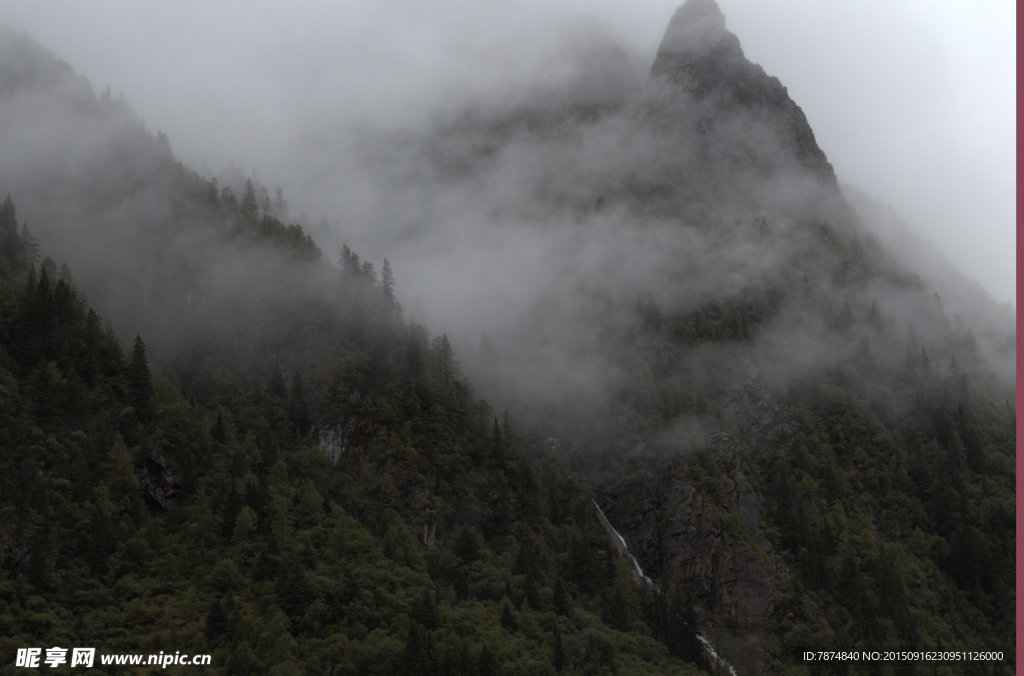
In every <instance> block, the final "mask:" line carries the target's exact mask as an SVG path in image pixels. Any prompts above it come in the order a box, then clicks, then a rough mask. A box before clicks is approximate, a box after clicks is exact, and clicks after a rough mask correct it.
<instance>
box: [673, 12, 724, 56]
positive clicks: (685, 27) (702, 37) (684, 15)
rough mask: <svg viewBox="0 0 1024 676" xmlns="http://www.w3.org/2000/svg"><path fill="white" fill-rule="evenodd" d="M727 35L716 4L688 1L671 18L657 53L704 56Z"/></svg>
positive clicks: (722, 18) (722, 17)
mask: <svg viewBox="0 0 1024 676" xmlns="http://www.w3.org/2000/svg"><path fill="white" fill-rule="evenodd" d="M730 35H732V34H731V33H729V31H728V30H726V28H725V15H724V14H722V10H721V9H719V7H718V3H716V2H715V0H687V2H686V4H684V5H682V6H680V7H679V9H677V10H676V13H675V14H674V15H673V16H672V20H671V21H670V22H669V24H668V29H667V30H666V31H665V37H664V38H663V39H662V41H661V47H660V48H659V49H658V53H659V55H660V54H661V53H662V52H674V53H688V52H689V53H696V52H705V51H707V50H708V49H709V48H713V47H714V46H716V45H717V44H718V43H720V42H721V41H722V40H723V39H728V37H729V36H730Z"/></svg>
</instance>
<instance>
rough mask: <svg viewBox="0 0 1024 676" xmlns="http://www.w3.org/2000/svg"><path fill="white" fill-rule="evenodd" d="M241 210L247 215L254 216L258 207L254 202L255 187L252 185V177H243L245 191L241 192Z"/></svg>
mask: <svg viewBox="0 0 1024 676" xmlns="http://www.w3.org/2000/svg"><path fill="white" fill-rule="evenodd" d="M241 207H242V211H244V212H245V213H246V214H248V215H249V216H255V215H256V212H257V210H258V208H259V205H258V204H257V203H256V189H255V188H254V187H253V185H252V179H251V178H247V179H245V192H244V193H243V194H242V204H241Z"/></svg>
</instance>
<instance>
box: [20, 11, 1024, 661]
mask: <svg viewBox="0 0 1024 676" xmlns="http://www.w3.org/2000/svg"><path fill="white" fill-rule="evenodd" d="M586 39H587V40H592V42H591V43H589V44H588V45H587V46H586V47H585V48H573V49H570V50H568V52H567V53H569V54H571V55H574V56H573V57H572V58H574V59H578V61H579V63H578V64H577V65H575V66H574V67H571V68H566V69H565V72H566V75H565V77H566V78H567V79H566V80H565V81H564V82H562V83H558V82H555V83H552V80H551V79H550V78H548V79H544V80H543V82H541V84H539V85H538V86H537V87H536V89H531V88H530V87H529V85H527V86H526V89H524V90H521V91H514V92H507V93H506V96H505V97H503V98H502V99H501V100H500V101H494V100H484V101H470V102H468V103H467V104H466V105H465V106H462V107H460V106H458V105H452V106H451V109H450V110H449V112H448V113H446V114H445V115H442V116H440V117H438V118H435V119H432V120H430V121H429V122H428V123H427V124H424V125H423V126H422V127H420V128H416V129H413V130H409V131H408V132H407V133H404V134H403V135H401V137H399V138H397V139H396V138H395V137H393V136H389V135H384V134H381V135H374V134H367V135H365V137H363V138H361V140H360V142H359V144H355V145H353V147H351V148H347V149H346V151H347V152H350V153H352V155H353V156H354V159H352V163H353V164H354V165H356V166H359V167H360V168H361V170H362V172H363V173H362V174H361V175H360V176H359V181H360V184H361V185H373V186H376V188H375V189H376V190H378V191H380V193H381V194H382V195H385V196H386V198H387V199H381V200H379V201H378V202H377V203H376V204H375V208H374V210H373V213H369V212H366V213H363V214H361V215H364V216H366V217H367V218H368V219H369V220H370V225H371V226H374V227H377V226H379V227H377V229H378V230H379V231H380V232H381V233H383V234H382V235H381V240H380V241H379V242H378V244H379V245H380V246H379V247H376V248H377V249H379V250H384V251H387V252H388V256H389V259H388V260H390V261H395V262H396V265H395V266H394V268H392V265H391V263H390V262H388V260H385V261H382V262H381V263H380V266H379V271H378V267H377V266H376V265H374V264H373V263H371V262H369V261H366V260H364V259H363V258H362V257H361V256H360V255H358V254H357V253H355V252H354V251H353V250H352V249H351V248H349V247H348V246H347V245H343V244H342V242H344V240H345V237H346V236H347V234H349V233H347V231H346V230H345V229H344V228H340V232H331V231H328V229H327V228H325V227H314V228H313V229H309V228H307V227H305V226H304V225H302V224H299V223H290V222H289V221H288V216H289V213H290V212H292V211H295V210H296V208H295V207H296V206H298V205H288V204H287V200H285V199H284V196H283V194H281V193H280V192H279V191H274V194H273V197H272V192H271V190H269V189H267V188H266V187H265V186H263V185H261V184H260V182H259V181H257V180H255V177H254V176H249V177H247V176H246V175H245V174H244V173H241V172H235V173H231V172H227V173H225V174H224V175H222V176H219V177H217V178H216V179H214V178H208V177H203V176H201V175H200V174H199V173H197V172H195V171H193V170H191V169H189V168H188V167H186V166H184V165H182V164H181V163H180V162H178V161H177V160H175V158H174V157H173V154H172V153H171V151H170V142H169V140H168V139H166V138H165V137H163V136H162V135H161V134H153V133H151V132H149V131H148V130H146V128H145V125H144V124H143V123H142V122H141V121H140V120H138V119H137V117H135V116H134V115H133V114H132V113H131V111H130V109H129V108H128V106H127V104H125V103H123V102H117V101H114V100H113V99H112V98H111V97H109V96H108V95H104V94H101V95H100V96H96V95H95V94H93V93H92V91H91V88H90V87H88V85H87V84H85V83H83V82H82V81H81V80H80V79H78V78H77V77H76V76H75V75H74V73H73V71H71V69H70V67H68V66H66V65H65V64H62V63H60V62H59V60H57V59H56V58H54V57H53V56H52V55H50V54H47V53H46V52H45V50H43V49H41V48H40V47H39V46H38V45H36V44H34V43H33V42H32V41H31V40H30V39H28V38H27V37H25V36H23V35H20V34H18V33H15V32H13V31H8V32H4V33H3V34H2V35H0V43H2V45H3V46H2V49H3V51H4V54H5V55H6V57H7V58H5V59H3V60H0V64H3V65H2V66H0V98H2V100H3V103H4V106H5V109H6V110H10V111H13V112H12V114H11V115H8V116H5V117H4V118H3V119H2V120H0V139H2V140H3V142H4V144H5V147H8V148H13V149H14V152H12V153H8V154H6V155H4V156H3V157H0V189H3V187H4V186H9V188H7V189H9V190H10V194H11V199H9V200H8V201H7V203H6V204H5V205H4V208H3V212H2V214H0V215H2V216H3V222H2V224H3V227H4V230H3V237H4V239H3V242H4V246H5V249H4V252H3V253H4V265H3V266H0V271H2V273H3V275H2V278H0V281H2V286H0V291H2V294H0V297H2V298H3V299H4V301H3V303H2V304H0V337H2V340H3V344H2V347H3V350H4V352H3V354H2V355H0V357H2V359H0V366H2V368H3V372H2V373H0V376H2V378H3V381H2V383H0V384H2V385H3V396H4V397H5V401H6V404H5V411H6V412H5V413H4V417H3V418H2V419H0V430H4V434H5V435H6V436H5V437H4V444H5V447H6V448H9V449H10V450H9V452H7V453H6V455H5V456H4V462H5V468H4V472H3V473H2V475H3V476H5V477H7V479H6V480H5V481H6V483H5V484H4V489H3V492H2V493H0V500H3V502H2V504H0V510H2V511H0V514H3V515H5V516H4V517H3V521H0V543H2V549H0V553H2V559H0V569H2V571H3V575H4V577H3V578H2V579H0V601H2V602H3V604H5V605H4V606H2V607H0V626H3V627H4V632H3V633H4V635H5V636H8V637H11V638H9V639H7V640H6V642H5V643H3V645H4V650H5V651H7V652H11V653H12V654H13V652H14V650H15V648H18V647H24V646H25V645H37V644H41V643H42V642H45V641H51V640H53V641H58V640H61V641H66V642H71V641H73V640H75V636H76V635H78V634H77V633H76V632H78V633H81V632H83V631H88V633H89V634H90V635H91V636H96V637H97V638H96V642H97V644H98V645H102V646H103V649H107V650H109V651H110V652H114V651H115V650H117V651H122V652H128V651H135V650H146V651H152V652H157V651H159V650H168V649H169V645H170V644H172V643H173V644H175V645H177V643H182V645H185V644H187V646H188V647H187V649H189V650H192V651H194V652H202V651H206V652H209V653H211V654H212V655H213V660H214V663H213V667H214V670H216V671H226V672H235V671H267V672H269V671H275V672H288V671H292V672H295V673H310V672H316V673H326V672H330V671H331V670H334V671H337V672H342V673H369V672H374V671H376V672H378V673H397V672H401V673H473V672H474V671H476V672H477V673H520V672H522V673H550V672H551V671H556V672H557V671H570V672H572V671H576V672H586V673H602V672H603V671H606V670H607V671H613V672H616V671H617V672H622V673H688V672H692V671H695V670H698V669H701V668H704V669H709V668H720V669H721V668H726V663H727V664H728V665H731V667H732V668H734V669H735V670H736V671H737V672H738V673H783V672H791V671H795V670H800V669H808V665H807V663H806V660H805V659H804V657H803V655H804V652H805V651H808V650H836V649H848V650H883V649H886V650H891V649H898V650H940V649H941V650H961V649H967V648H970V649H978V650H995V651H1001V652H1002V654H1003V658H1001V659H1000V660H998V661H995V662H987V663H983V662H978V663H973V664H970V665H968V666H969V667H971V668H975V669H976V670H977V671H978V673H988V672H992V673H1004V672H1006V671H1008V670H1009V671H1012V669H1013V665H1014V663H1015V653H1014V650H1013V643H1012V640H1013V639H1012V631H1011V629H1010V628H1011V627H1012V626H1013V621H1012V618H1013V616H1012V613H1013V601H1012V597H1013V589H1014V587H1013V570H1014V559H1013V548H1014V537H1015V536H1014V471H1013V467H1014V456H1015V440H1014V426H1015V419H1014V399H1015V384H1014V381H1013V372H1012V370H1011V369H1009V368H1008V367H1007V364H1012V363H1013V356H1014V350H1015V336H1014V335H1013V333H1012V325H1011V326H1007V325H1006V323H1005V322H1004V317H1003V316H1002V315H1001V314H1000V310H999V308H997V307H996V306H995V305H994V304H993V303H991V301H990V300H988V299H987V298H984V297H983V296H981V297H979V295H978V294H977V291H976V290H974V289H970V288H968V287H967V286H966V285H965V284H963V283H962V282H961V281H958V280H957V279H956V278H955V277H954V276H951V275H948V274H947V273H946V272H944V271H943V269H942V268H941V267H935V268H933V269H934V270H937V271H939V274H941V275H942V276H943V278H942V279H940V280H934V281H933V279H931V278H930V277H929V274H934V273H932V272H931V270H925V269H922V268H920V267H915V266H916V265H918V264H919V263H918V261H912V260H909V259H907V258H906V257H904V256H903V255H902V254H900V253H897V252H896V251H895V250H893V249H892V248H890V240H889V239H887V237H886V233H888V232H892V230H893V228H892V226H891V225H889V226H886V225H881V226H880V224H883V223H884V220H885V219H884V218H882V217H881V216H880V215H879V214H880V210H878V209H871V208H868V207H865V204H866V202H865V201H864V200H852V199H848V198H847V194H848V193H849V191H844V190H842V189H841V188H840V186H839V183H838V181H837V178H836V173H835V171H834V170H833V168H832V166H831V165H830V163H829V161H828V159H827V157H826V156H825V154H824V152H823V151H822V150H821V149H820V148H819V147H818V144H817V142H816V141H815V138H814V134H813V131H812V130H811V127H810V124H809V122H808V120H807V119H806V116H805V115H804V114H803V112H802V111H801V110H800V108H799V107H798V105H797V104H796V103H795V102H794V101H793V100H792V99H791V98H790V97H789V95H788V94H787V92H786V90H785V88H784V87H783V86H782V84H781V83H780V82H779V81H778V80H777V79H775V78H772V77H770V76H769V75H767V74H766V73H765V72H764V71H763V69H761V68H760V67H759V66H756V65H755V64H752V63H750V62H749V61H748V60H747V59H746V57H745V56H744V54H743V51H742V49H741V47H740V44H739V40H738V38H737V37H736V36H735V35H733V34H732V33H730V32H729V31H728V30H727V28H726V24H725V18H724V17H723V15H722V13H721V11H720V10H719V8H718V7H717V6H716V5H715V3H714V2H713V1H711V0H689V1H688V2H687V3H686V4H685V5H684V6H682V7H681V8H680V9H679V10H678V11H677V12H676V14H675V15H674V16H673V18H672V20H671V22H670V23H669V26H668V29H667V31H666V34H665V37H664V39H663V41H662V43H661V47H660V49H659V51H658V54H657V56H656V58H655V60H654V63H653V66H652V67H651V69H650V73H649V74H648V75H647V76H645V77H643V78H640V79H634V71H633V69H632V68H631V67H630V66H629V64H628V58H627V57H626V56H625V54H624V53H623V52H622V51H620V50H617V49H616V48H615V46H614V45H611V44H609V43H608V42H607V41H606V40H604V39H603V38H599V37H594V36H589V37H587V38H586ZM555 94H557V95H555ZM26 139H30V140H26ZM15 204H17V209H15V206H14V205H15ZM25 221H28V222H29V225H30V227H29V228H23V227H22V226H23V224H24V222H25ZM879 227H881V228H882V229H881V231H879ZM314 236H315V237H316V238H317V241H316V242H314V240H313V237H314ZM329 244H333V245H335V246H334V247H333V248H334V249H340V250H341V255H340V257H339V259H338V261H337V264H335V263H333V262H331V261H329V260H327V258H328V257H327V256H325V255H324V254H323V251H325V250H330V249H331V247H330V246H329ZM391 252H394V255H393V256H392V253H391ZM46 256H51V257H53V258H56V259H57V260H59V261H61V262H67V264H68V267H67V268H59V267H58V266H57V265H56V264H55V263H54V262H53V261H52V260H47V259H46V258H45V257H46ZM923 258H924V257H922V259H923ZM398 261H402V262H401V263H398ZM72 275H73V278H72ZM44 279H45V282H44V281H43V280H44ZM404 279H412V280H413V281H412V282H410V283H405V282H403V280H404ZM438 279H441V280H445V281H446V282H447V283H434V280H438ZM54 280H57V281H54ZM424 280H426V282H427V283H424ZM403 284H405V285H403ZM58 289H59V291H58ZM78 289H82V291H79V290H78ZM439 289H443V290H446V291H447V292H448V295H445V296H443V297H442V301H443V302H441V303H435V304H432V305H431V304H428V305H426V307H429V308H431V309H432V310H437V312H430V313H427V312H425V311H424V310H423V306H417V305H416V303H415V301H414V300H412V299H413V298H414V296H415V295H416V294H426V293H431V292H433V293H439V291H438V290H439ZM86 296H87V297H88V303H90V304H92V305H94V306H95V307H96V311H90V310H89V308H88V305H87V301H86ZM407 299H409V300H407ZM407 305H408V306H415V309H416V313H415V314H416V316H417V317H418V318H419V321H420V322H423V324H420V323H418V322H417V321H412V320H411V319H406V316H407V314H411V311H410V310H408V309H407V308H406V307H404V306H407ZM967 309H969V310H970V312H967V311H966V310H967ZM99 315H103V316H107V317H109V318H110V319H111V324H110V326H109V328H103V324H102V321H101V320H100V319H99ZM424 325H427V326H439V327H444V326H454V327H465V328H459V329H458V331H459V333H456V331H455V330H452V331H447V332H442V331H437V332H436V335H434V336H431V335H430V333H428V331H427V329H426V328H425V326H424ZM136 335H137V336H138V337H137V338H136V339H135V340H133V338H135V337H136ZM119 336H120V340H119V338H118V337H119ZM122 341H124V342H127V341H131V342H132V345H133V349H132V350H131V354H130V355H126V354H125V353H124V351H123V350H122V349H121V347H120V344H121V342H122ZM456 355H457V358H456ZM463 374H465V376H464V375H463ZM147 382H150V383H151V385H150V386H147V385H146V383H147ZM470 382H472V383H473V385H472V386H471V385H470ZM150 388H151V389H150ZM476 392H480V393H482V394H483V395H484V396H486V398H487V401H485V400H483V399H481V398H479V396H478V395H477V394H476ZM488 401H489V402H491V403H488ZM499 411H504V413H498V412H499ZM595 505H596V508H595ZM85 534H88V535H85ZM621 551H626V552H627V553H628V554H630V556H631V557H634V558H630V557H627V556H624V555H621V556H620V555H617V554H616V552H621ZM83 590H84V591H83ZM156 607H161V608H164V609H165V610H164V611H163V612H160V613H157V612H155V611H154V608H156ZM75 618H81V619H75ZM76 622H77V624H76ZM172 639H173V640H172ZM702 642H703V643H702ZM704 643H709V644H710V645H711V646H712V650H714V651H716V652H715V654H717V655H720V656H722V658H723V659H724V660H725V661H726V662H725V663H719V662H717V658H714V657H711V655H712V653H711V652H710V651H709V650H707V649H705V648H704V647H703V645H704ZM58 644H59V643H58ZM48 645H50V644H48ZM901 666H903V667H905V668H906V669H907V670H908V671H914V670H915V669H916V664H912V663H903V664H901ZM956 666H958V667H959V666H961V665H956Z"/></svg>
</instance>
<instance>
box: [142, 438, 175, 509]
mask: <svg viewBox="0 0 1024 676" xmlns="http://www.w3.org/2000/svg"><path fill="white" fill-rule="evenodd" d="M141 483H142V492H143V495H144V496H145V498H146V504H148V505H149V506H150V509H152V510H153V511H155V512H159V513H164V514H166V513H167V512H168V511H170V509H171V508H172V507H173V506H174V504H175V499H176V497H177V494H178V491H179V490H180V489H181V474H180V472H179V471H178V470H177V469H176V468H175V467H174V464H173V463H172V462H171V461H170V460H168V459H167V458H165V457H164V456H163V454H161V453H160V452H159V451H154V452H153V453H152V454H151V455H150V457H148V458H146V463H145V470H144V472H143V474H142V482H141Z"/></svg>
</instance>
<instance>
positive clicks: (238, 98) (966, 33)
mask: <svg viewBox="0 0 1024 676" xmlns="http://www.w3.org/2000/svg"><path fill="white" fill-rule="evenodd" d="M675 5H676V2H675V0H657V1H654V0H651V1H648V2H644V3H630V4H629V5H628V6H627V5H623V4H622V3H613V2H582V1H580V0H561V1H560V2H557V3H542V2H539V1H536V0H529V1H520V2H516V3H500V4H497V5H492V4H487V5H481V4H479V3H472V2H468V1H466V0H434V1H432V2H428V3H411V2H388V3H373V2H348V3H341V4H338V3H329V2H304V3H298V4H290V5H288V6H287V7H286V6H284V5H281V4H280V3H270V2H255V3H254V2H245V3H242V2H225V3H217V4H216V5H204V6H203V7H202V8H201V9H198V8H196V7H194V6H191V5H188V4H181V3H170V2H158V3H135V2H128V1H118V2H115V1H112V0H99V1H97V2H91V3H79V2H73V1H71V0H68V1H66V2H55V3H47V4H46V5H45V6H44V5H40V4H39V3H34V2H28V1H27V0H3V1H2V2H0V18H2V20H4V21H6V22H7V23H9V24H11V25H13V26H14V27H16V28H23V29H25V30H27V31H29V32H30V33H31V34H32V35H34V36H36V37H37V38H38V39H39V40H41V41H42V42H43V43H44V44H46V45H47V46H48V47H50V48H51V49H53V50H54V51H55V52H56V53H57V54H58V55H60V56H61V57H63V58H64V59H66V60H68V61H69V62H70V63H71V64H72V65H73V66H74V67H75V68H76V69H77V70H78V71H79V72H81V73H83V74H84V75H85V76H86V77H87V78H88V79H89V80H90V81H91V82H92V83H93V84H94V85H95V86H96V87H97V88H103V87H105V86H107V85H109V86H110V87H111V88H112V90H113V91H114V92H115V94H116V93H117V92H123V93H124V95H125V96H126V97H127V99H128V101H129V103H130V104H131V105H132V106H133V107H134V108H135V109H136V110H137V111H138V112H139V113H140V115H141V116H142V118H143V119H144V120H145V121H146V122H147V124H149V125H150V126H151V128H153V129H160V130H163V131H165V132H166V133H167V134H168V135H169V137H170V139H171V143H172V147H173V149H174V151H175V153H176V155H178V156H179V157H180V158H181V159H183V160H185V161H186V162H189V163H190V164H192V165H194V166H196V167H197V168H199V169H205V170H207V171H208V172H210V173H215V172H217V171H219V170H220V169H222V168H223V167H224V166H226V165H227V164H228V163H230V162H238V163H241V164H242V166H243V167H245V168H246V169H247V170H249V171H253V172H257V173H258V175H259V176H261V177H262V178H263V179H264V182H266V183H268V184H271V185H275V184H279V185H281V186H282V187H283V188H284V189H285V191H286V193H287V194H288V195H290V196H291V198H292V202H293V204H296V205H298V206H299V207H300V208H301V210H303V211H306V212H307V213H308V214H309V215H310V216H311V217H313V218H319V217H321V216H323V217H327V218H328V219H331V220H335V219H338V220H341V219H346V218H358V217H359V216H360V215H361V214H362V213H363V211H364V210H373V209H374V208H375V207H376V206H377V205H376V204H373V203H361V204H355V205H351V204H350V203H349V201H350V199H351V198H350V196H348V195H346V199H347V202H346V204H340V205H339V204H336V203H334V202H335V200H333V199H332V197H333V196H334V195H336V193H337V189H336V185H337V183H338V182H346V181H351V180H352V178H351V177H347V176H344V175H339V172H338V169H339V162H342V165H343V164H344V162H343V160H340V159H339V157H340V156H344V155H346V154H347V153H348V152H349V150H350V147H351V145H352V144H353V143H356V142H357V141H358V139H359V138H360V137H361V136H362V135H363V134H365V133H367V132H371V133H372V132H384V133H394V132H395V130H396V129H403V128H408V127H409V126H416V125H419V124H422V122H423V120H424V119H427V118H429V117H430V116H431V115H436V114H438V113H439V112H443V111H445V110H450V109H451V108H452V107H453V106H457V105H458V103H459V102H461V101H464V100H465V99H466V98H467V97H469V98H477V99H479V98H481V97H482V98H488V97H494V96H498V97H501V96H503V95H508V94H510V93H511V94H513V95H514V93H515V92H516V91H517V90H518V89H520V88H521V86H522V84H523V83H524V82H526V81H530V82H534V83H536V82H538V81H543V80H544V79H546V78H547V79H549V81H551V82H558V81H559V80H560V79H561V77H562V76H564V73H563V72H561V71H563V70H564V68H565V64H566V63H567V62H569V61H571V58H566V47H565V46H564V45H565V44H566V43H567V42H568V43H569V44H572V42H573V39H572V36H573V35H575V36H577V37H578V36H579V35H581V34H588V33H589V34H593V33H600V32H603V33H604V34H606V35H607V37H608V38H609V39H610V40H612V41H614V42H616V43H619V44H621V45H623V48H624V49H625V51H626V52H627V53H628V55H629V57H630V58H631V61H632V65H633V66H634V67H635V68H637V69H638V70H639V71H641V72H643V70H644V69H646V68H648V67H649V65H650V62H651V61H652V60H653V56H654V50H655V49H656V47H657V45H658V42H659V40H660V38H661V34H662V33H663V31H664V28H665V25H666V23H667V21H668V19H669V17H670V16H671V15H672V12H673V10H674V9H675ZM721 7H722V10H723V12H724V13H725V15H726V19H727V22H728V25H729V27H730V29H731V30H732V31H733V32H735V33H736V34H737V35H738V36H739V38H740V40H741V42H742V44H743V46H744V49H745V51H746V53H747V55H748V57H749V58H750V59H751V60H752V61H754V62H756V63H760V64H761V65H763V66H764V67H765V69H766V70H767V71H768V72H769V73H770V74H773V75H776V76H778V77H779V78H780V79H781V80H782V82H783V84H785V85H786V86H787V87H788V88H789V91H790V93H791V95H792V96H793V98H794V99H795V100H796V101H797V103H798V104H799V105H801V107H803V109H804V111H805V112H806V114H807V116H808V118H809V120H810V123H811V126H812V127H813V129H814V131H815V134H816V136H817V138H818V141H819V144H820V145H821V147H822V148H823V149H824V150H825V152H826V154H827V155H828V156H829V158H830V160H831V161H832V163H833V165H834V167H835V168H836V171H837V174H838V176H839V178H840V180H841V181H843V182H849V183H852V184H854V185H855V186H857V187H859V188H862V189H864V190H866V191H867V192H869V193H870V194H872V195H874V196H876V197H877V198H878V199H880V200H881V201H883V202H884V203H886V204H888V205H889V206H891V207H893V208H894V209H895V210H896V211H897V212H899V213H900V214H902V215H903V216H904V218H905V219H906V220H907V221H908V222H909V223H910V224H911V227H912V228H913V229H915V230H916V231H917V232H918V233H919V234H920V235H921V236H922V237H923V238H924V239H926V240H928V241H931V242H934V243H935V245H936V246H937V247H938V248H939V250H940V251H941V252H942V253H943V254H944V255H945V256H946V257H947V258H949V259H950V261H951V262H952V263H953V264H954V265H955V266H956V267H958V268H960V269H961V270H963V271H964V272H965V273H966V274H967V275H968V277H970V278H972V279H976V280H977V281H979V282H980V283H981V284H982V285H983V286H984V287H985V288H986V289H987V290H988V291H989V292H990V293H991V294H992V295H993V296H994V297H995V298H996V299H997V300H1000V301H1003V302H1012V301H1013V298H1014V294H1015V281H1014V280H1015V274H1014V270H1015V264H1014V259H1013V250H1014V247H1013V242H1014V239H1013V238H1014V233H1015V227H1014V225H1013V224H1014V223H1015V218H1014V190H1015V182H1014V165H1013V157H1014V147H1015V145H1014V143H1013V142H1012V139H1013V138H1014V134H1015V124H1014V119H1015V118H1014V110H1015V100H1014V91H1015V71H1014V28H1013V27H1014V25H1015V8H1014V6H1013V5H1012V4H1010V3H996V2H983V3H956V4H954V3H944V4H941V5H934V4H922V3H919V2H912V1H909V0H904V1H901V2H880V1H876V2H856V3H854V2H841V3H824V4H823V3H820V2H812V1H811V0H801V1H798V2H788V3H784V4H783V5H781V6H780V5H778V4H773V5H766V4H765V3H760V2H751V1H749V0H723V1H722V2H721ZM567 36H569V37H568V39H567ZM569 49H571V47H570V48H569ZM356 180H358V178H357V179H356ZM353 206H354V207H355V211H354V213H353V212H352V211H351V209H352V208H353ZM366 253H367V255H369V256H371V257H372V258H374V259H377V258H379V257H380V255H381V254H386V253H387V252H384V251H367V252H366Z"/></svg>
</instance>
